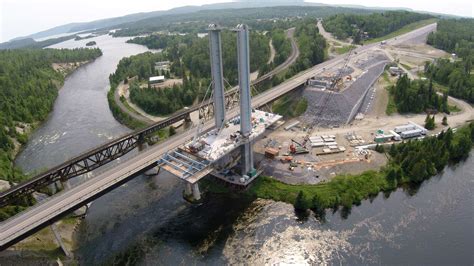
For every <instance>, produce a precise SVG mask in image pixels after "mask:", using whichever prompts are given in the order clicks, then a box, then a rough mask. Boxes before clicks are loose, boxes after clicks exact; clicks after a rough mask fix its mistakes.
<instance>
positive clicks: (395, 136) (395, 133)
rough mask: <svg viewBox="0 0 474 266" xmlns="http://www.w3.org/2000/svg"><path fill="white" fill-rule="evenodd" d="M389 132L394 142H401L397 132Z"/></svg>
mask: <svg viewBox="0 0 474 266" xmlns="http://www.w3.org/2000/svg"><path fill="white" fill-rule="evenodd" d="M389 132H390V134H392V135H393V140H396V141H400V140H402V137H400V135H399V134H398V133H397V132H395V131H393V130H390V131H389Z"/></svg>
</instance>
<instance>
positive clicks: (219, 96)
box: [209, 24, 225, 128]
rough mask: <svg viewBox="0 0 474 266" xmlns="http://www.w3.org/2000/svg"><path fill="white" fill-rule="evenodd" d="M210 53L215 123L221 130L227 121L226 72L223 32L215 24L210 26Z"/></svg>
mask: <svg viewBox="0 0 474 266" xmlns="http://www.w3.org/2000/svg"><path fill="white" fill-rule="evenodd" d="M209 53H210V56H211V74H212V85H213V88H214V121H215V123H216V128H221V127H222V124H223V123H224V120H225V99H224V98H225V92H224V72H223V70H222V47H221V30H220V28H219V27H218V26H217V25H215V24H211V25H209Z"/></svg>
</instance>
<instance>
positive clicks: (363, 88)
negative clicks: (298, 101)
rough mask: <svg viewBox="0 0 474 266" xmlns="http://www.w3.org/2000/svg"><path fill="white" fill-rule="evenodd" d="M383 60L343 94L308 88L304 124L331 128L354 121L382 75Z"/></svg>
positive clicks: (302, 117)
mask: <svg viewBox="0 0 474 266" xmlns="http://www.w3.org/2000/svg"><path fill="white" fill-rule="evenodd" d="M383 59H384V60H383V61H382V62H380V60H379V61H378V62H379V64H377V65H375V66H373V67H371V68H370V69H368V71H367V72H366V73H365V74H364V75H362V76H361V77H359V78H358V79H357V80H356V81H354V83H352V84H351V85H350V87H349V88H347V89H346V90H344V91H343V92H342V93H337V92H328V91H321V90H318V89H314V88H307V89H306V90H305V91H304V93H303V96H304V97H306V99H307V100H308V108H307V110H306V112H305V113H304V114H303V115H302V116H301V120H302V122H303V123H306V124H308V125H312V124H316V125H317V126H319V127H331V126H338V125H342V124H346V123H347V121H349V120H352V119H353V118H354V116H355V115H356V114H357V112H358V110H359V109H360V107H361V105H362V103H363V97H365V96H366V94H367V91H368V90H369V88H370V87H371V86H372V84H373V83H374V82H375V81H376V80H377V78H378V77H379V76H380V75H381V74H382V72H383V69H384V67H385V64H386V58H385V57H384V58H383ZM372 64H373V63H372Z"/></svg>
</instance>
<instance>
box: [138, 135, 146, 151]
mask: <svg viewBox="0 0 474 266" xmlns="http://www.w3.org/2000/svg"><path fill="white" fill-rule="evenodd" d="M144 149H145V137H144V136H143V135H140V136H139V137H138V151H142V150H144Z"/></svg>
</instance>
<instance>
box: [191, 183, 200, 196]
mask: <svg viewBox="0 0 474 266" xmlns="http://www.w3.org/2000/svg"><path fill="white" fill-rule="evenodd" d="M193 198H194V200H200V199H201V191H199V184H198V183H194V184H193Z"/></svg>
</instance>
